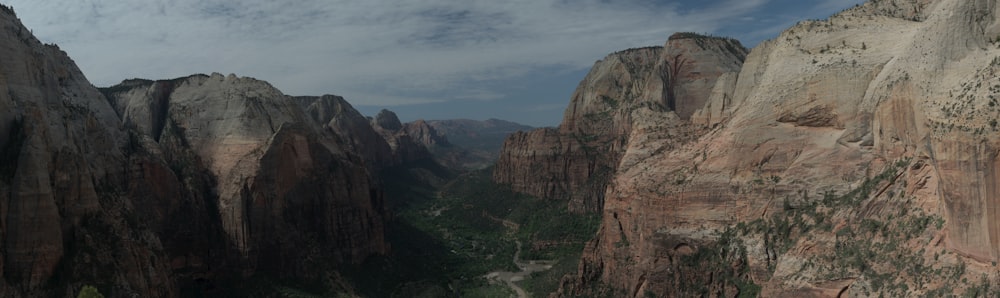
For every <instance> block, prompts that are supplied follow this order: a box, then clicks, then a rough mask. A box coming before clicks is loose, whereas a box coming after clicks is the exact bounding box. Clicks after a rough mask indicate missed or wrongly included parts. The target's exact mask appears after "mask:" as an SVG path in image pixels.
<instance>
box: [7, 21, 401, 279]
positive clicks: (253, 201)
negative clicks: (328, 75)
mask: <svg viewBox="0 0 1000 298" xmlns="http://www.w3.org/2000/svg"><path fill="white" fill-rule="evenodd" d="M0 8H2V9H0V42H2V44H4V45H5V46H4V47H3V48H2V49H0V246H2V249H0V277H2V279H0V281H2V282H0V296H3V297H37V296H74V295H75V293H76V291H77V290H78V289H80V288H81V286H82V285H84V284H89V285H94V286H97V287H98V288H99V289H100V290H101V291H102V292H104V294H106V295H109V296H111V297H176V296H178V295H181V292H180V289H181V288H185V289H189V290H190V289H199V288H200V289H202V290H209V291H211V288H213V287H215V286H216V285H218V284H219V283H220V282H221V281H220V280H226V279H228V280H235V279H240V278H245V277H248V276H250V275H254V274H264V275H267V276H270V277H274V278H293V279H296V280H312V281H320V282H324V283H328V284H329V283H333V284H336V283H337V282H338V281H337V279H338V277H336V276H335V274H333V273H331V272H332V270H336V269H337V268H338V266H341V265H343V264H351V263H359V262H361V261H362V260H364V259H365V258H366V257H368V256H370V255H373V254H380V253H385V252H387V250H388V245H387V244H386V243H385V240H384V231H383V224H384V219H383V217H384V211H385V210H384V206H383V198H382V192H381V190H380V189H379V187H378V184H377V182H376V181H377V179H375V178H373V176H372V174H371V171H370V170H369V169H368V168H367V167H366V164H367V163H368V162H369V161H370V162H382V161H383V160H382V159H380V158H383V157H382V156H381V155H379V154H382V153H381V152H380V150H383V151H382V152H385V153H386V154H390V155H391V152H390V151H388V150H389V147H388V145H387V144H385V143H384V141H383V143H382V144H384V145H385V147H384V148H382V147H379V146H380V145H379V144H378V143H376V142H368V141H367V139H366V138H371V137H372V135H375V136H377V134H375V132H374V130H373V129H372V127H371V126H370V125H368V123H367V120H366V119H364V118H363V117H362V118H361V119H362V121H363V122H362V123H361V124H363V125H359V124H358V123H356V121H355V120H356V117H354V116H355V115H359V114H357V112H356V111H354V110H353V108H351V107H350V106H349V105H347V104H346V102H343V99H342V98H338V97H334V96H324V97H320V98H316V99H314V100H313V102H308V103H307V102H306V101H307V100H305V99H294V98H291V97H288V96H285V95H283V94H281V92H280V91H278V90H277V89H275V88H273V87H272V86H270V85H269V84H267V83H266V82H262V81H258V80H254V79H250V78H240V77H236V76H233V75H230V76H223V75H219V74H213V75H210V76H206V75H195V76H191V77H186V78H179V79H175V80H163V81H148V80H128V81H125V82H123V83H122V84H120V85H118V86H114V87H111V88H107V89H104V90H100V91H99V90H98V89H96V88H94V87H93V86H92V85H91V84H90V83H89V82H87V80H86V79H85V77H84V76H83V74H81V73H80V70H79V69H78V68H77V67H76V66H75V65H74V63H73V61H72V60H71V59H70V58H69V57H67V55H66V54H65V53H64V52H62V51H61V50H59V49H58V48H57V47H56V46H53V45H43V44H41V43H40V42H39V41H38V40H37V39H35V38H34V37H33V36H32V35H31V34H30V31H29V30H28V29H25V28H24V27H23V26H22V25H21V23H20V22H19V21H18V20H17V18H16V17H15V15H14V13H13V11H11V10H10V9H9V8H7V7H2V6H0ZM102 91H103V93H102ZM352 117H353V118H352ZM351 121H355V122H351ZM330 123H333V124H330ZM351 125H356V127H352V126H351ZM364 127H367V128H368V130H366V131H363V130H362V129H361V128H364ZM337 129H340V130H337ZM379 140H381V138H379ZM365 146H368V147H365ZM356 152H366V153H367V152H376V154H372V155H370V156H369V155H365V156H362V155H359V154H357V153H356ZM331 274H333V275H331ZM341 290H344V289H341ZM209 293H211V292H209Z"/></svg>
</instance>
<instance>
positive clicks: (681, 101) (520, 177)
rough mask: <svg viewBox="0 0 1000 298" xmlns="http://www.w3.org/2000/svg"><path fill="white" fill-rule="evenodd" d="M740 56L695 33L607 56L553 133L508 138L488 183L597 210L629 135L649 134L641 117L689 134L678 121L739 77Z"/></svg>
mask: <svg viewBox="0 0 1000 298" xmlns="http://www.w3.org/2000/svg"><path fill="white" fill-rule="evenodd" d="M745 56H746V49H744V48H743V47H742V46H741V45H740V44H739V42H737V41H735V40H732V39H725V38H712V37H705V36H698V35H694V34H676V35H674V36H672V37H671V38H670V40H668V41H667V43H666V45H665V46H663V47H649V48H639V49H630V50H625V51H622V52H618V53H614V54H611V55H608V56H607V57H605V58H604V59H602V60H600V61H598V62H597V63H595V64H594V67H593V68H592V69H591V71H590V73H589V74H587V76H586V78H584V80H583V81H582V82H581V83H580V86H579V87H577V89H576V91H575V92H574V93H573V96H572V99H571V100H570V104H569V107H568V108H567V109H566V112H565V115H564V117H563V121H562V123H561V124H560V125H559V127H558V128H555V129H552V128H542V129H536V130H533V131H529V132H518V133H515V134H513V135H511V136H510V137H508V138H507V141H506V142H505V143H504V147H503V149H502V150H501V153H500V158H499V159H498V161H497V165H496V168H495V170H494V173H493V178H494V181H496V182H497V183H500V184H506V185H510V186H511V187H512V188H513V189H514V190H515V191H518V192H522V193H526V194H530V195H533V196H537V197H542V198H548V199H559V200H567V201H568V202H569V206H570V208H571V209H573V210H577V211H582V212H599V211H600V210H602V208H603V205H604V201H605V194H606V187H607V185H608V183H609V182H610V181H611V179H612V177H613V175H614V172H615V171H616V170H617V169H618V167H619V163H620V159H621V157H622V155H623V154H625V152H626V149H627V148H626V145H627V144H628V143H629V142H630V140H631V139H632V138H633V137H635V136H634V135H633V132H634V131H642V130H646V129H650V127H648V125H647V123H648V122H647V121H646V119H645V117H646V116H647V115H662V116H663V117H662V118H661V119H659V120H661V121H663V122H664V125H668V126H669V125H673V126H683V128H679V129H677V130H675V131H674V132H675V133H677V134H678V136H677V137H678V138H681V139H683V138H685V137H686V136H687V135H690V134H693V133H695V130H696V129H694V128H692V127H689V126H688V125H686V124H685V123H684V122H685V121H684V119H686V118H687V117H690V116H691V114H692V113H693V112H694V111H693V110H694V108H693V107H698V106H702V105H703V104H704V102H706V101H708V100H709V95H710V94H711V91H712V87H713V86H715V84H716V81H717V80H719V78H720V77H723V76H726V75H729V76H731V75H734V74H735V72H738V71H739V69H740V65H742V62H743V59H744V58H745ZM672 137H673V136H672Z"/></svg>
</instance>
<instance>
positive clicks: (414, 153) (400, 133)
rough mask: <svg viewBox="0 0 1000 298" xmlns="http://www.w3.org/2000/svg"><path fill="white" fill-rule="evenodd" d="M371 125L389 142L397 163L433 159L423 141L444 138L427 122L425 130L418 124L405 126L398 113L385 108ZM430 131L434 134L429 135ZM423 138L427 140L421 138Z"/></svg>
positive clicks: (424, 126)
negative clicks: (427, 125)
mask: <svg viewBox="0 0 1000 298" xmlns="http://www.w3.org/2000/svg"><path fill="white" fill-rule="evenodd" d="M371 125H372V127H374V128H375V131H376V132H378V133H379V134H380V135H382V138H383V139H384V140H385V141H386V142H388V143H389V147H390V148H392V155H393V160H394V164H395V165H403V164H410V163H414V162H417V161H421V160H430V159H433V156H432V155H431V153H430V151H428V150H427V148H428V147H425V146H424V145H423V144H422V142H423V141H427V142H435V140H438V141H440V140H442V139H443V138H441V137H440V136H437V133H436V132H434V131H433V128H429V127H426V124H424V125H422V126H423V130H421V127H420V126H421V125H417V124H407V125H406V126H405V127H404V126H403V123H402V122H400V121H399V117H398V116H396V113H393V112H392V111H389V110H384V109H383V110H382V111H380V112H379V113H378V115H377V116H376V117H375V118H374V119H372V120H371ZM411 133H412V134H411ZM430 133H433V135H429V134H430ZM421 138H425V139H426V140H421ZM445 142H447V141H445Z"/></svg>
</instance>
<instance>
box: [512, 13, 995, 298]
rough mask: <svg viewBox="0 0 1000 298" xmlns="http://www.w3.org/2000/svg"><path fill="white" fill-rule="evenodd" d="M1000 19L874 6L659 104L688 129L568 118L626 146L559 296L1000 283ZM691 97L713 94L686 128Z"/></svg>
mask: <svg viewBox="0 0 1000 298" xmlns="http://www.w3.org/2000/svg"><path fill="white" fill-rule="evenodd" d="M998 9H1000V8H998V7H997V4H996V3H994V2H990V1H953V0H938V1H922V0H898V1H872V2H869V3H866V4H864V5H861V6H859V7H856V8H852V9H849V10H847V11H844V12H842V13H840V14H837V15H835V16H833V17H831V18H830V19H828V20H821V21H804V22H800V23H799V24H797V25H795V26H793V27H792V28H790V29H788V30H786V31H785V32H783V33H782V34H781V35H780V36H778V37H777V38H776V39H774V40H771V41H766V42H764V43H762V44H761V45H759V46H758V47H756V48H755V49H753V51H752V52H751V53H750V54H749V55H748V56H747V57H746V60H745V63H744V64H743V67H742V68H741V69H740V70H739V74H738V75H733V74H722V75H720V76H718V78H719V79H717V80H716V83H715V84H714V85H712V87H711V88H698V90H702V91H704V90H708V91H707V92H705V93H681V92H678V93H675V94H674V95H668V96H664V98H669V97H674V99H675V100H676V101H675V102H674V104H675V105H671V103H670V102H669V101H668V103H667V104H666V105H667V106H674V107H675V109H676V111H678V112H679V113H677V116H679V117H676V118H675V117H672V116H663V115H662V114H658V113H649V112H646V113H645V114H643V115H641V116H637V115H636V114H633V118H632V122H631V123H632V125H631V126H630V127H628V129H624V130H621V129H623V127H622V125H621V124H619V123H620V122H619V121H606V123H608V124H605V125H604V126H599V125H598V124H596V123H594V124H592V125H587V124H582V125H581V124H579V122H580V121H579V120H578V119H577V118H575V117H572V118H570V119H564V122H563V126H561V127H560V128H561V129H562V128H563V127H567V126H568V125H567V124H569V126H571V127H573V128H577V129H579V128H584V129H604V130H609V131H615V130H620V132H621V133H624V134H627V135H628V136H629V137H628V139H627V141H626V142H624V143H622V144H621V145H620V149H618V152H622V155H621V158H620V160H619V162H618V163H617V165H616V167H615V171H614V172H613V173H612V174H611V175H610V176H611V178H610V182H609V185H608V187H607V192H606V193H605V203H604V205H603V208H602V214H603V220H602V226H601V228H600V231H599V232H598V235H597V237H596V238H595V239H594V240H593V241H591V242H590V243H589V244H588V245H587V247H586V248H585V252H584V257H583V261H582V263H581V265H580V268H579V272H578V273H577V274H576V275H574V276H572V277H570V278H568V279H567V280H566V283H565V284H564V286H563V289H562V292H561V293H562V294H564V295H568V296H572V295H577V294H582V293H592V292H590V291H593V289H594V288H595V287H594V285H593V284H594V283H595V282H600V283H604V284H605V285H607V286H609V287H610V288H611V289H613V290H612V291H613V293H614V294H616V295H620V296H633V297H635V296H643V295H655V296H690V295H702V296H714V295H718V296H733V295H736V294H739V293H743V292H747V291H750V292H754V291H755V290H754V289H757V290H759V291H760V294H761V295H762V296H775V297H777V296H796V295H807V296H842V295H847V296H867V295H878V294H876V293H879V294H884V295H887V296H912V295H917V296H919V295H939V294H940V295H953V294H959V293H963V291H965V292H964V293H967V294H968V293H970V291H973V292H974V291H976V289H977V288H975V287H978V286H979V285H980V284H978V283H977V284H972V283H971V282H967V283H962V284H961V285H958V284H959V283H961V282H960V280H963V279H966V280H974V279H976V278H980V279H983V280H987V281H988V280H994V279H995V278H997V276H996V272H995V271H996V270H995V265H994V264H995V262H996V261H997V260H998V259H1000V253H997V251H1000V250H998V249H997V247H998V246H997V245H996V243H998V242H997V241H996V239H1000V237H998V236H997V235H998V234H997V233H996V232H995V231H998V230H1000V229H998V228H996V227H998V226H1000V225H997V224H996V221H997V218H998V217H997V214H994V213H995V212H993V211H992V210H993V209H994V208H992V207H990V206H993V205H995V204H994V203H995V202H994V201H995V198H996V197H1000V193H996V192H995V189H996V187H994V186H993V185H995V184H996V183H997V181H996V178H997V175H996V172H997V170H996V167H997V163H996V158H995V156H996V155H997V152H998V151H997V148H998V147H997V145H996V144H997V143H998V142H997V137H996V136H997V135H996V134H995V133H992V132H995V131H997V130H998V129H1000V128H997V127H996V126H997V125H995V124H996V123H997V120H996V119H997V118H998V117H1000V112H997V111H998V109H1000V108H998V107H997V105H998V104H997V103H996V100H995V98H994V97H996V96H995V95H996V93H998V92H1000V87H998V86H1000V83H998V82H1000V81H997V80H996V73H997V68H998V66H997V65H1000V63H998V62H997V61H998V60H997V59H996V57H998V55H1000V50H997V47H996V43H995V41H996V37H997V36H1000V26H998V22H997V16H998V12H1000V10H998ZM672 39H674V38H672ZM668 46H669V42H668ZM667 57H670V56H669V55H667ZM677 65H679V63H678V64H677ZM596 68H597V67H595V69H596ZM636 77H639V76H636ZM646 83H647V81H646V80H642V79H639V80H628V81H624V82H622V83H621V84H620V85H624V86H636V85H638V86H643V85H646ZM703 86H707V85H703ZM669 89H670V88H667V90H669ZM653 90H655V88H654V89H653ZM668 93H669V92H668ZM706 94H707V97H705V95H706ZM687 96H699V97H700V98H705V100H704V101H700V100H699V101H700V102H702V103H703V105H702V106H701V107H700V108H697V109H696V110H694V111H693V112H692V113H691V114H690V115H691V117H690V120H689V121H685V118H684V116H683V114H684V112H682V111H683V110H684V109H683V108H682V107H683V104H682V102H684V101H685V100H686V99H685V98H686V97H687ZM696 102H697V101H696ZM578 110H580V105H579V104H578V103H576V102H575V99H574V102H571V103H570V106H569V108H568V109H567V114H568V115H569V114H573V115H576V114H579V113H578V112H576V111H578ZM678 118H679V119H678ZM691 127H695V129H694V133H691V131H692V130H691ZM685 129H688V130H687V132H685ZM702 129H704V130H702ZM677 136H687V139H686V140H685V138H684V137H680V138H678V137H677ZM520 138H521V139H525V137H524V136H521V137H520ZM514 139H515V140H516V138H514ZM508 142H510V140H509V141H508ZM509 147H513V146H509ZM538 147H539V146H536V147H534V148H536V149H535V150H530V149H524V150H522V151H521V152H524V153H521V155H519V156H513V158H512V160H514V161H513V162H511V161H507V162H506V164H508V165H513V166H511V167H512V168H514V169H513V170H512V169H506V170H503V171H505V172H506V173H515V172H516V171H517V170H516V169H521V168H522V167H527V166H528V165H529V164H528V163H523V166H517V164H518V163H519V162H520V161H528V160H532V159H531V158H537V157H531V156H532V155H531V154H532V153H534V152H542V151H536V150H537V148H538ZM521 148H527V147H524V146H522V147H521ZM514 152H516V151H514ZM498 171H499V170H498ZM526 172H527V171H525V172H522V173H526ZM500 180H501V181H504V179H500ZM525 184H527V185H531V186H535V185H537V183H534V184H532V182H530V181H528V182H526V183H525ZM519 187H522V186H519V185H514V188H515V189H518V188H519ZM890 231H894V232H890ZM903 259H905V260H907V261H903V262H900V260H903ZM942 272H944V273H942ZM983 274H985V276H986V277H982V276H983ZM753 284H757V285H759V286H760V287H759V288H756V286H754V285H753ZM990 287H991V286H990V285H989V283H988V282H987V283H984V284H982V288H983V289H984V290H983V291H985V289H988V288H990Z"/></svg>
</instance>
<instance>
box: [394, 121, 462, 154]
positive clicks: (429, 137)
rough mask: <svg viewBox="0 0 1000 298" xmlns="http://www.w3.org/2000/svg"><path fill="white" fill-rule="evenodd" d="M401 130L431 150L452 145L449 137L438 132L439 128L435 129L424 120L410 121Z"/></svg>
mask: <svg viewBox="0 0 1000 298" xmlns="http://www.w3.org/2000/svg"><path fill="white" fill-rule="evenodd" d="M400 130H401V131H403V132H404V133H406V135H408V136H410V137H411V138H413V141H415V142H417V144H420V145H421V146H423V147H425V148H428V149H431V150H433V149H434V148H438V147H448V146H451V143H450V142H448V138H447V137H445V136H443V135H441V134H438V132H437V129H434V127H433V126H431V125H430V124H428V123H427V121H424V120H417V121H413V122H408V123H406V124H405V125H403V127H402V128H400Z"/></svg>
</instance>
